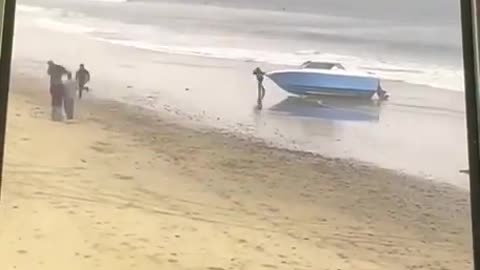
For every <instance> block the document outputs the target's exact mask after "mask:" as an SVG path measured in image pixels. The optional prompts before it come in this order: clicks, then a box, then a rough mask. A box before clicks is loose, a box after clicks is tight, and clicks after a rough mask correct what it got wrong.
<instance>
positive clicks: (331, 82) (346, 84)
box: [267, 71, 379, 99]
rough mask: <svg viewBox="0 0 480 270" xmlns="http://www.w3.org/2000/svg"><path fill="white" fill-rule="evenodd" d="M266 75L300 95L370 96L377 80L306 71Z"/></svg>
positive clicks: (376, 87)
mask: <svg viewBox="0 0 480 270" xmlns="http://www.w3.org/2000/svg"><path fill="white" fill-rule="evenodd" d="M267 76H268V77H269V78H270V79H271V80H272V81H273V82H275V83H276V84H277V85H278V86H279V87H280V88H282V89H283V90H285V91H287V92H289V93H292V94H295V95H301V96H337V97H352V98H362V99H363V98H365V99H367V98H372V96H373V95H375V93H376V92H377V89H378V86H379V80H378V79H376V78H371V77H362V76H346V75H339V74H322V73H307V72H295V71H291V72H278V73H276V72H273V73H270V74H267Z"/></svg>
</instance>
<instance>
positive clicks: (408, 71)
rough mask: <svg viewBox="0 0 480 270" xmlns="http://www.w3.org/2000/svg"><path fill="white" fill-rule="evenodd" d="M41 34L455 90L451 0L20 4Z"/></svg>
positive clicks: (457, 53) (458, 69) (457, 46)
mask: <svg viewBox="0 0 480 270" xmlns="http://www.w3.org/2000/svg"><path fill="white" fill-rule="evenodd" d="M17 9H18V12H19V13H21V14H25V15H28V16H29V17H30V18H31V20H32V23H34V24H37V25H38V26H41V27H43V28H46V29H49V30H54V31H60V32H68V33H78V34H83V35H85V36H88V37H90V38H92V39H97V40H101V41H104V42H110V43H114V44H118V45H123V46H127V47H135V48H139V49H146V50H152V51H158V52H162V53H169V54H181V55H194V56H204V57H212V58H222V59H232V60H241V61H255V62H265V63H270V64H280V65H299V64H301V63H303V62H304V61H307V60H328V61H339V62H341V63H343V64H344V65H345V66H346V67H347V68H349V69H358V70H364V71H369V72H373V73H376V74H377V75H379V76H380V77H382V78H385V79H391V80H399V81H405V82H409V83H414V84H421V85H429V86H434V87H440V88H445V89H449V90H455V91H461V90H462V89H463V81H462V79H463V77H462V74H463V72H462V61H461V32H460V18H459V6H458V1H453V0H425V1H415V0H407V1H393V0H388V1H381V0H363V1H351V0H349V1H347V0H336V1H334V0H296V1H287V0H267V1H253V0H246V1H241V0H176V1H173V0H170V1H168V0H87V1H80V0H22V1H19V6H18V8H17Z"/></svg>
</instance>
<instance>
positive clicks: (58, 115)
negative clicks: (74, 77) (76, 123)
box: [47, 60, 68, 121]
mask: <svg viewBox="0 0 480 270" xmlns="http://www.w3.org/2000/svg"><path fill="white" fill-rule="evenodd" d="M67 73H68V71H67V69H66V68H65V67H63V66H61V65H57V64H55V63H54V62H53V61H51V60H50V61H48V70H47V74H48V75H49V76H50V96H51V99H52V100H51V105H52V114H51V117H52V120H53V121H62V120H63V112H62V105H63V98H64V94H65V93H64V92H65V89H64V86H63V82H62V77H63V75H65V74H67Z"/></svg>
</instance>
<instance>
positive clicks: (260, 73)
mask: <svg viewBox="0 0 480 270" xmlns="http://www.w3.org/2000/svg"><path fill="white" fill-rule="evenodd" d="M253 75H255V77H256V78H257V83H258V85H257V86H258V97H257V108H258V109H259V110H261V109H262V107H263V98H264V97H265V87H263V78H264V77H265V72H263V71H262V70H261V69H260V68H259V67H257V68H255V69H254V70H253Z"/></svg>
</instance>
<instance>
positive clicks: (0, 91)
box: [0, 0, 16, 198]
mask: <svg viewBox="0 0 480 270" xmlns="http://www.w3.org/2000/svg"><path fill="white" fill-rule="evenodd" d="M15 6H16V0H5V3H4V12H3V29H2V31H3V32H2V48H1V55H0V198H1V195H2V186H3V179H4V178H3V168H4V163H3V161H4V156H5V153H4V152H5V136H6V134H5V132H6V125H7V109H8V94H9V90H10V73H11V64H12V54H13V36H14V31H15Z"/></svg>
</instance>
